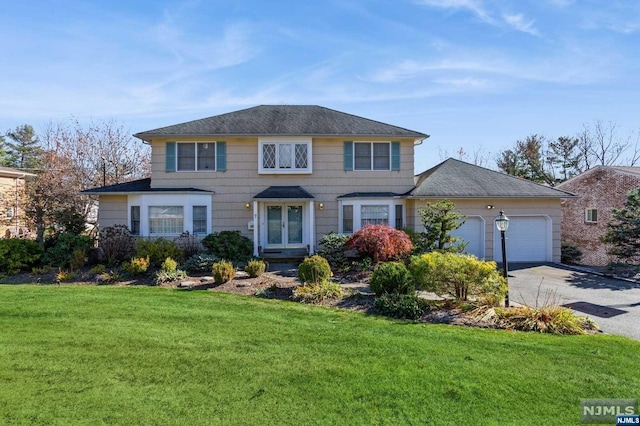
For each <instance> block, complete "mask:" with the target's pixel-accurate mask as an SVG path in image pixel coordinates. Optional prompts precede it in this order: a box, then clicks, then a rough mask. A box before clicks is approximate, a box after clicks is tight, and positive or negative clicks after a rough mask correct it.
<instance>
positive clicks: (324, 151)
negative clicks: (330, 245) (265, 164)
mask: <svg viewBox="0 0 640 426" xmlns="http://www.w3.org/2000/svg"><path fill="white" fill-rule="evenodd" d="M217 139H218V140H221V141H225V142H226V143H227V167H226V171H224V172H218V171H202V172H169V173H168V172H166V171H165V152H166V151H165V148H166V142H169V141H176V139H166V138H161V139H154V140H153V141H152V143H151V146H152V157H153V158H152V165H153V166H152V173H153V179H152V181H151V185H152V188H197V189H204V190H209V191H213V192H214V195H213V206H212V210H213V211H212V218H213V229H212V231H213V232H219V231H223V230H240V231H242V233H243V234H244V235H246V236H247V237H252V235H253V231H249V230H248V227H247V223H248V222H249V221H251V220H252V210H251V209H250V210H249V211H247V210H246V208H245V205H246V203H251V202H252V201H253V197H254V196H255V195H256V194H258V193H259V192H261V191H263V190H264V189H266V188H268V187H269V186H274V185H299V186H301V187H302V188H304V189H305V190H307V191H308V192H309V193H310V194H312V195H313V196H314V197H315V198H314V201H315V205H316V208H315V220H316V241H318V240H319V238H321V236H322V235H324V234H327V233H329V232H331V231H333V232H337V231H338V201H337V197H338V196H340V195H344V194H347V193H350V192H363V191H389V192H395V193H405V192H407V191H409V190H411V188H413V161H414V154H413V145H414V139H398V138H393V139H381V138H349V139H345V138H313V139H312V165H313V169H312V173H311V174H277V175H273V174H260V173H259V170H258V138H257V137H253V138H217ZM183 140H184V141H187V139H183ZM345 140H349V141H355V142H357V141H385V142H391V141H399V142H400V170H399V171H345V170H344V167H343V151H344V145H343V144H344V141H345ZM188 141H196V142H197V141H211V139H205V138H189V139H188ZM319 203H323V204H324V208H323V210H320V209H319Z"/></svg>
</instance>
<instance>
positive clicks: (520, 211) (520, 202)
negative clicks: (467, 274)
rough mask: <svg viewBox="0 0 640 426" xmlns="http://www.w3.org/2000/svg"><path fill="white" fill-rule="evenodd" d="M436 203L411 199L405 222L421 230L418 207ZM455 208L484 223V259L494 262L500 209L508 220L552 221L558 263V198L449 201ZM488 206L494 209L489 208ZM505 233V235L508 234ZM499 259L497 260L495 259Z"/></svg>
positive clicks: (554, 248) (553, 251) (553, 244)
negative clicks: (516, 218)
mask: <svg viewBox="0 0 640 426" xmlns="http://www.w3.org/2000/svg"><path fill="white" fill-rule="evenodd" d="M436 201H438V200H414V201H413V203H411V204H409V205H408V208H407V215H408V217H407V222H408V224H412V222H413V224H414V226H415V228H414V229H415V230H416V231H418V232H423V231H424V225H423V224H422V217H421V216H420V213H419V212H418V209H419V208H420V207H421V206H424V205H425V204H426V203H427V202H436ZM451 201H452V202H453V203H454V204H455V205H456V210H457V211H459V212H460V213H462V214H464V215H466V216H475V217H481V218H482V219H484V223H485V241H484V248H485V259H486V260H496V259H494V258H493V253H494V233H495V232H497V230H496V227H495V222H494V220H495V217H496V216H497V215H498V214H499V212H500V210H504V212H505V214H506V215H507V216H509V217H518V216H541V215H542V214H541V212H544V216H545V217H548V218H549V219H550V220H551V233H552V234H551V244H552V258H551V261H553V262H560V218H561V210H560V200H559V199H548V200H543V199H535V200H534V199H526V198H523V199H509V200H506V199H505V200H501V199H481V198H480V199H451ZM487 206H493V208H492V209H488V208H487ZM508 232H509V231H508V230H507V234H508ZM498 260H499V259H498Z"/></svg>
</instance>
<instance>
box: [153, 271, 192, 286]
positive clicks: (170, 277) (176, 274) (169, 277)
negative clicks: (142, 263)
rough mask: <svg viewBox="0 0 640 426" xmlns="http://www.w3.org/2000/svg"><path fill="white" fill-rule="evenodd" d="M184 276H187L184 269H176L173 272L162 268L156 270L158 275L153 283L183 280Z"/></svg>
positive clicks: (159, 283) (160, 283)
mask: <svg viewBox="0 0 640 426" xmlns="http://www.w3.org/2000/svg"><path fill="white" fill-rule="evenodd" d="M184 278H187V273H186V272H184V271H183V270H182V269H175V270H173V271H171V272H167V271H162V270H160V271H158V272H156V277H155V279H154V281H153V284H154V285H162V284H168V283H172V282H174V281H179V280H182V279H184Z"/></svg>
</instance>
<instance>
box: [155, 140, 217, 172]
mask: <svg viewBox="0 0 640 426" xmlns="http://www.w3.org/2000/svg"><path fill="white" fill-rule="evenodd" d="M165 159H166V169H165V170H166V171H167V172H175V171H179V172H183V171H186V172H189V171H190V172H193V171H217V172H224V171H225V170H227V143H226V142H224V141H216V142H167V143H166V155H165Z"/></svg>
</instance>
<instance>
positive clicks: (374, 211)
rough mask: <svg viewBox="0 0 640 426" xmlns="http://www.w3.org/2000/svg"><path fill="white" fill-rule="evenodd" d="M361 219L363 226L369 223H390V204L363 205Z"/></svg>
mask: <svg viewBox="0 0 640 426" xmlns="http://www.w3.org/2000/svg"><path fill="white" fill-rule="evenodd" d="M360 221H361V224H360V226H361V227H362V228H364V227H365V226H367V225H388V224H389V206H373V205H371V206H361V207H360Z"/></svg>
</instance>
